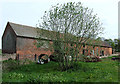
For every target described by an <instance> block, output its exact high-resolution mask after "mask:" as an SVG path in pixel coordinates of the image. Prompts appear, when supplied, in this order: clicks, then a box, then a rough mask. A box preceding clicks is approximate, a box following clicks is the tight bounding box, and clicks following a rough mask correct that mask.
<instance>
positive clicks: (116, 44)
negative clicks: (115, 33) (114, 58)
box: [104, 39, 120, 52]
mask: <svg viewBox="0 0 120 84" xmlns="http://www.w3.org/2000/svg"><path fill="white" fill-rule="evenodd" d="M104 41H105V42H107V43H109V45H111V47H112V48H113V49H115V51H116V52H120V49H119V40H118V39H114V40H112V39H105V40H104Z"/></svg>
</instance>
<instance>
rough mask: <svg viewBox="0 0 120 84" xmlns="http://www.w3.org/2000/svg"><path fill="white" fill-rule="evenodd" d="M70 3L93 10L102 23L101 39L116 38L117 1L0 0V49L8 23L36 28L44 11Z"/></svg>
mask: <svg viewBox="0 0 120 84" xmlns="http://www.w3.org/2000/svg"><path fill="white" fill-rule="evenodd" d="M71 1H72V2H79V1H80V2H81V3H82V4H83V6H84V7H88V8H90V9H93V12H94V14H97V16H98V17H99V18H100V21H101V22H102V23H103V25H102V26H103V27H104V32H103V34H102V35H101V37H104V38H106V39H109V38H110V39H116V38H118V2H119V0H0V38H1V39H0V49H1V45H2V43H1V42H2V35H3V32H4V30H5V27H6V24H7V22H8V21H9V22H13V23H18V24H23V25H28V26H33V27H36V24H38V20H40V18H41V17H42V16H43V15H44V11H49V9H50V8H51V7H52V6H54V5H56V4H57V3H60V4H63V3H67V2H71ZM40 22H41V21H40Z"/></svg>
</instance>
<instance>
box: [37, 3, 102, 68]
mask: <svg viewBox="0 0 120 84" xmlns="http://www.w3.org/2000/svg"><path fill="white" fill-rule="evenodd" d="M42 19H43V22H42V24H39V27H40V28H41V29H44V30H42V31H39V32H38V33H39V37H40V39H41V38H42V36H44V37H46V39H49V40H51V42H52V45H51V42H48V44H50V45H49V48H50V49H51V51H53V52H54V53H55V56H56V57H57V58H58V63H59V65H60V67H61V69H62V70H66V69H69V68H70V67H72V66H73V63H74V62H76V61H77V58H78V57H79V56H80V50H81V48H82V45H83V44H86V43H87V42H88V41H89V43H92V40H91V39H93V38H95V37H96V36H97V35H98V34H100V33H101V32H102V30H103V28H102V27H101V23H100V21H99V18H98V17H97V15H94V14H93V10H92V9H88V8H87V7H83V6H82V4H81V2H78V3H72V2H69V3H65V4H60V5H59V4H57V5H56V6H53V7H52V8H51V9H50V10H49V11H48V12H47V11H45V14H44V16H43V17H42ZM70 57H71V58H72V59H71V60H69V59H68V58H70Z"/></svg>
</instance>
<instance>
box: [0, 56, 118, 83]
mask: <svg viewBox="0 0 120 84" xmlns="http://www.w3.org/2000/svg"><path fill="white" fill-rule="evenodd" d="M11 62H12V61H11ZM4 64H10V62H9V61H4V62H3V66H4ZM13 64H14V65H15V64H17V63H16V62H15V61H14V63H13ZM13 64H12V66H13V67H7V68H11V69H5V70H4V71H3V77H2V78H3V82H118V61H113V60H111V58H104V59H102V61H101V62H91V63H87V62H78V66H79V67H78V69H77V70H75V69H70V70H68V71H64V72H61V71H60V70H59V67H58V65H57V63H56V62H49V63H47V64H44V65H39V64H36V63H30V64H27V65H21V66H16V65H15V66H16V67H14V65H13ZM56 68H57V69H56Z"/></svg>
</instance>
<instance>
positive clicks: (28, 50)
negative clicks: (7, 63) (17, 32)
mask: <svg viewBox="0 0 120 84" xmlns="http://www.w3.org/2000/svg"><path fill="white" fill-rule="evenodd" d="M36 42H37V40H35V39H30V38H21V37H18V38H17V44H16V45H17V46H16V50H17V52H16V53H17V54H19V59H25V58H28V59H31V60H34V58H35V54H36V55H37V58H38V56H39V55H41V54H47V55H48V56H49V55H51V52H50V50H48V49H44V48H43V47H42V48H37V46H36V45H35V43H36Z"/></svg>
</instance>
